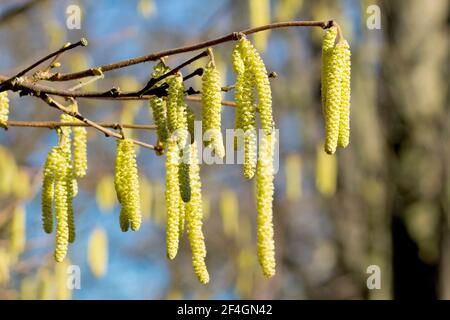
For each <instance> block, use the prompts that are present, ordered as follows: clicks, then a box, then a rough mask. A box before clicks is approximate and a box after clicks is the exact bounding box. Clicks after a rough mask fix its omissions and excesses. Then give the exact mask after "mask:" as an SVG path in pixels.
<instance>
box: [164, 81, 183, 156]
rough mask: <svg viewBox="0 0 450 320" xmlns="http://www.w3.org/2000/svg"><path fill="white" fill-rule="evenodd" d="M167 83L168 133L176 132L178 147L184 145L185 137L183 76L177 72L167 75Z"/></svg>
mask: <svg viewBox="0 0 450 320" xmlns="http://www.w3.org/2000/svg"><path fill="white" fill-rule="evenodd" d="M167 83H168V84H169V89H168V90H167V125H168V129H169V134H171V135H172V134H174V133H175V134H176V139H177V142H178V144H179V146H180V148H182V147H184V146H185V145H186V138H187V132H188V131H187V130H188V124H187V114H186V102H185V101H184V84H183V76H182V75H181V73H178V74H176V75H174V76H171V77H168V79H167Z"/></svg>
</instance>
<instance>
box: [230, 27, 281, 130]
mask: <svg viewBox="0 0 450 320" xmlns="http://www.w3.org/2000/svg"><path fill="white" fill-rule="evenodd" d="M239 47H240V51H241V56H242V57H243V59H244V65H245V68H246V69H247V68H248V69H249V71H250V72H251V74H252V75H253V77H254V83H255V88H256V92H257V96H258V106H257V110H258V112H259V118H260V121H261V128H262V129H263V130H264V132H265V133H266V134H268V135H269V134H271V133H272V130H273V127H274V125H273V124H274V122H273V116H272V90H271V89H270V82H269V76H268V73H267V70H266V66H265V65H264V61H263V60H262V59H261V56H260V55H259V53H258V51H256V49H255V48H254V47H253V45H252V44H251V43H250V41H249V40H248V39H247V38H246V37H245V36H243V37H242V38H241V39H240V40H239Z"/></svg>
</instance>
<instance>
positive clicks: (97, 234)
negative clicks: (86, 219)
mask: <svg viewBox="0 0 450 320" xmlns="http://www.w3.org/2000/svg"><path fill="white" fill-rule="evenodd" d="M87 261H88V265H89V268H90V269H91V272H92V274H93V275H94V276H95V277H97V278H100V277H102V276H104V275H105V274H106V270H107V266H108V236H107V235H106V232H105V230H103V229H100V228H96V229H95V230H94V231H93V232H92V234H91V236H90V238H89V244H88V257H87Z"/></svg>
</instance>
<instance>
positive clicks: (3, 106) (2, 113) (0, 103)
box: [0, 91, 9, 128]
mask: <svg viewBox="0 0 450 320" xmlns="http://www.w3.org/2000/svg"><path fill="white" fill-rule="evenodd" d="M8 116H9V99H8V93H7V92H6V91H4V92H0V126H1V127H4V128H6V126H7V125H8Z"/></svg>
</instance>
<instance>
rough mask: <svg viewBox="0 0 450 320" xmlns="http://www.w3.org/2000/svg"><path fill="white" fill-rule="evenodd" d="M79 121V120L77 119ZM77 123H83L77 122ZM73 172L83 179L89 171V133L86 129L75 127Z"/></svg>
mask: <svg viewBox="0 0 450 320" xmlns="http://www.w3.org/2000/svg"><path fill="white" fill-rule="evenodd" d="M75 120H77V119H75ZM77 122H81V121H80V120H77ZM72 130H73V172H74V175H75V177H77V178H81V177H84V176H85V175H86V171H87V132H86V128H84V127H73V129H72Z"/></svg>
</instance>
